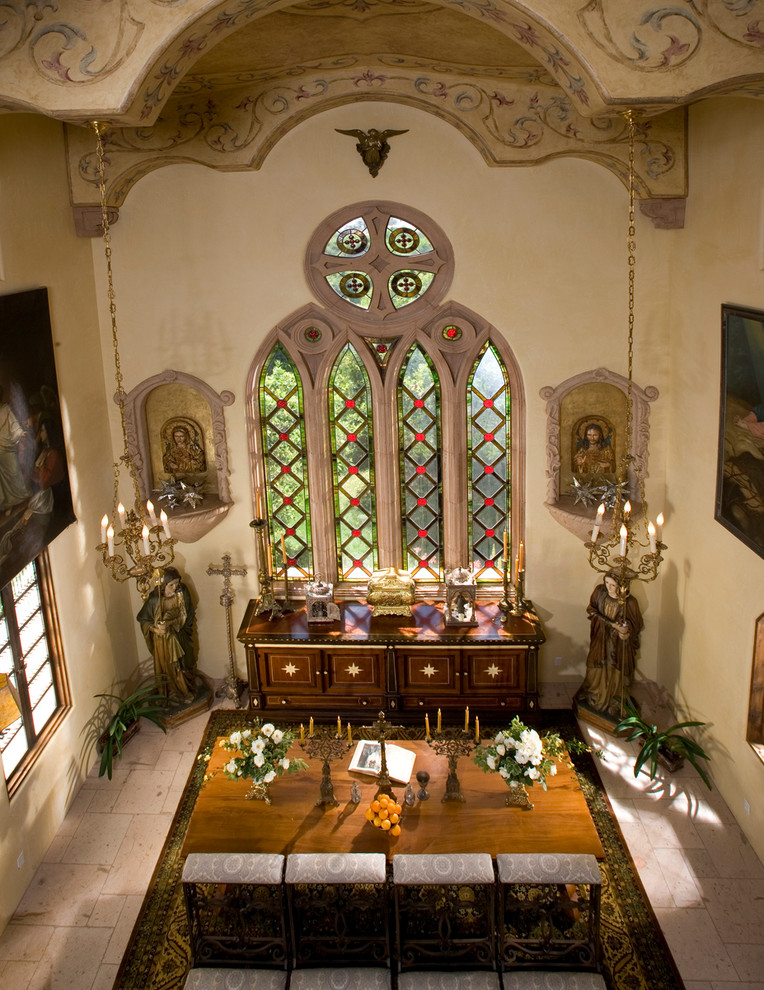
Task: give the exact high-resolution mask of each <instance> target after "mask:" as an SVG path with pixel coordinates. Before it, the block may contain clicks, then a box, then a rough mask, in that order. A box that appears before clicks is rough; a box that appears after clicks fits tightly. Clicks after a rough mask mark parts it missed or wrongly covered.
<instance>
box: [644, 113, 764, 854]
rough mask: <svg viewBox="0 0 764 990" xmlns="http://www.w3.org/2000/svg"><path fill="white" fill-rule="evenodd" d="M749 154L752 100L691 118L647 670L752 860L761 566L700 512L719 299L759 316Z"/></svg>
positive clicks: (754, 162) (760, 127)
mask: <svg viewBox="0 0 764 990" xmlns="http://www.w3.org/2000/svg"><path fill="white" fill-rule="evenodd" d="M763 158H764V118H762V114H761V109H760V108H759V107H757V106H756V104H755V103H754V102H752V101H745V100H737V101H733V100H724V101H716V100H709V101H707V102H706V103H703V104H700V105H699V106H697V107H695V108H694V109H693V110H692V111H691V113H690V162H689V164H690V183H691V190H692V192H691V196H690V199H689V201H688V205H687V218H686V226H685V229H684V231H677V232H675V233H672V234H671V239H672V241H674V247H673V251H674V259H673V270H672V281H671V312H670V323H671V327H670V331H671V332H670V348H671V367H672V371H673V375H672V389H671V392H670V394H669V396H668V398H669V403H668V404H669V408H670V414H669V424H670V428H669V433H668V438H667V445H666V452H667V458H668V460H667V468H666V474H667V496H668V499H667V504H668V507H669V510H670V512H671V517H672V519H673V520H674V524H673V526H672V535H671V539H670V540H667V542H669V543H670V544H671V551H670V562H669V566H668V567H667V569H666V574H665V576H664V578H663V584H662V589H661V591H662V613H661V636H660V648H659V659H658V665H657V679H658V681H659V682H660V683H662V684H664V685H665V686H666V687H667V688H668V689H669V690H670V691H671V692H672V693H673V694H674V695H675V696H676V697H677V699H678V700H679V701H680V702H681V703H682V704H683V705H684V706H685V707H686V710H687V711H689V713H690V715H691V717H693V718H697V719H701V720H703V721H706V722H708V723H709V726H708V749H709V752H710V754H711V756H712V764H711V769H712V772H713V775H714V779H715V782H716V786H717V787H718V788H719V790H720V791H721V793H722V795H723V796H724V798H725V799H726V801H727V803H728V804H729V807H730V809H731V810H732V813H733V814H734V815H735V816H736V817H737V819H738V821H739V822H740V825H741V826H742V828H743V830H744V831H745V832H746V834H747V836H748V838H749V839H750V841H751V843H752V845H753V846H754V847H755V849H756V851H757V853H758V855H759V856H760V857H764V766H762V763H761V761H760V760H759V759H758V757H757V756H756V755H755V754H754V752H753V751H752V750H751V748H750V747H749V746H748V745H747V743H746V742H745V731H746V725H745V723H746V717H747V712H748V695H749V690H750V683H751V659H752V653H753V632H754V622H755V620H756V618H757V617H758V616H759V615H761V613H762V612H764V598H763V597H762V594H761V587H762V585H761V581H762V576H763V575H764V560H762V559H761V558H760V557H758V556H757V555H756V554H755V553H754V552H753V551H752V550H749V549H748V548H747V547H746V546H744V545H743V544H742V543H741V542H740V541H739V540H737V539H736V538H735V537H734V536H733V535H732V534H730V533H729V532H727V530H726V529H724V528H723V527H722V526H721V525H720V524H719V523H717V522H715V521H714V505H715V491H716V464H717V444H718V431H719V388H720V358H721V305H722V303H732V304H736V305H740V306H746V307H751V308H755V309H764V270H762V265H764V259H763V258H762V209H763V206H762V204H763V200H762V188H763V186H762V171H761V162H762V160H763ZM746 800H747V801H748V804H749V807H750V813H747V812H746V810H745V806H744V801H746Z"/></svg>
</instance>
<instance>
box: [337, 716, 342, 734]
mask: <svg viewBox="0 0 764 990" xmlns="http://www.w3.org/2000/svg"><path fill="white" fill-rule="evenodd" d="M341 735H342V722H341V721H340V717H339V715H338V716H337V738H339V737H340V736H341Z"/></svg>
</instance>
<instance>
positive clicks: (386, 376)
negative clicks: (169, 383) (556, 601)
mask: <svg viewBox="0 0 764 990" xmlns="http://www.w3.org/2000/svg"><path fill="white" fill-rule="evenodd" d="M359 215H363V216H367V215H369V216H373V217H377V218H383V217H386V216H388V215H394V216H399V217H405V218H406V219H407V220H411V221H412V222H413V223H416V224H417V225H420V224H421V225H422V229H424V230H426V231H427V232H428V235H432V237H431V239H433V241H434V242H435V241H437V243H436V244H435V246H436V256H437V257H436V263H437V265H438V266H439V268H438V276H439V279H440V284H439V285H436V284H433V287H432V288H433V289H434V290H435V291H432V289H431V290H429V291H428V292H426V293H425V294H423V296H422V297H421V298H420V299H418V300H417V302H416V303H415V304H412V305H410V306H406V307H404V308H403V309H401V310H397V311H396V310H393V309H392V308H390V307H383V308H382V311H381V312H380V313H379V315H378V316H377V317H376V318H375V317H374V314H373V313H369V314H363V313H362V314H360V316H359V313H358V312H356V309H355V308H352V309H351V308H350V307H349V306H348V305H347V304H345V303H344V301H343V300H342V299H340V298H339V297H338V296H336V294H335V293H334V292H333V291H332V290H327V289H326V288H325V287H324V286H323V284H322V281H321V278H322V267H321V265H320V263H319V262H317V259H320V256H321V253H322V252H321V248H322V247H323V245H325V244H326V243H327V241H328V239H329V237H330V236H331V235H332V233H334V232H335V231H336V230H337V229H338V228H339V227H340V226H341V224H342V221H343V220H347V219H349V218H352V217H355V216H359ZM305 268H306V277H307V279H308V284H309V285H311V286H312V287H314V289H315V292H316V295H317V296H319V297H320V300H321V303H323V305H322V304H321V303H316V302H311V303H308V304H307V305H305V306H304V307H302V308H301V309H299V310H298V311H296V312H294V313H293V314H292V315H291V316H288V317H286V318H285V319H284V320H283V321H281V322H280V323H278V324H277V325H276V326H275V327H274V328H273V329H272V330H271V331H270V333H269V334H268V335H267V337H266V338H265V340H264V341H263V343H262V344H261V346H260V347H259V348H258V351H257V353H256V355H255V356H254V359H253V361H252V364H251V366H250V369H249V373H248V376H247V386H246V410H247V433H248V441H249V449H250V451H251V457H250V471H251V483H252V504H253V508H254V507H255V506H256V505H257V502H258V497H257V493H258V492H260V493H262V492H264V490H265V477H264V468H263V463H264V460H263V459H264V452H263V443H262V434H261V429H260V412H259V382H260V375H261V372H262V370H263V367H264V365H265V362H266V360H267V358H268V355H269V354H270V353H271V351H272V349H273V347H274V346H275V345H276V344H277V343H279V344H281V346H282V347H283V348H284V350H285V351H286V352H287V354H288V355H289V356H290V358H291V360H292V361H293V362H294V365H295V367H296V369H297V371H298V374H299V375H300V378H301V381H302V387H303V398H304V426H305V446H306V450H307V456H308V472H309V477H310V502H311V511H310V516H311V533H312V535H313V573H314V576H316V575H317V576H320V577H321V578H322V579H324V580H332V581H334V582H335V584H336V593H337V595H338V597H342V596H343V595H344V596H347V597H358V595H359V593H360V594H363V593H365V588H363V589H359V587H358V586H357V585H355V586H353V585H351V584H350V583H344V584H343V583H340V582H337V580H336V577H337V575H336V552H335V548H334V539H333V534H334V500H333V497H332V495H333V482H332V469H331V448H330V440H329V430H328V408H327V388H328V382H329V376H330V372H331V369H332V366H333V364H334V362H335V360H336V358H337V356H338V354H339V353H340V351H341V349H342V348H343V347H344V346H345V344H346V343H351V344H353V346H354V347H355V348H356V351H357V353H358V354H359V357H360V360H361V361H362V362H363V366H364V368H365V370H366V372H367V374H368V377H369V381H370V387H371V394H372V409H373V421H374V435H375V438H376V440H375V450H376V467H375V492H376V503H377V534H378V546H379V566H380V567H400V566H402V561H401V553H402V551H401V545H402V539H401V519H400V508H399V491H400V484H399V456H398V454H399V451H398V434H397V426H396V415H397V381H398V376H399V374H400V370H401V366H402V364H403V362H404V360H405V358H406V355H407V354H408V352H409V349H410V348H411V347H412V346H413V344H414V343H417V342H418V343H419V344H420V345H421V346H422V347H423V348H424V350H425V351H426V353H427V355H428V356H429V358H430V360H431V361H432V364H433V367H434V368H435V370H436V372H437V375H438V380H439V383H440V389H441V394H440V401H441V408H442V410H443V415H442V430H443V433H442V476H443V478H444V479H446V478H447V479H455V480H452V481H449V486H450V488H449V493H448V494H447V495H446V497H445V498H444V504H443V533H444V545H443V558H444V562H445V569H446V570H448V569H451V568H453V567H456V566H464V564H465V561H466V560H467V559H468V558H467V554H468V549H469V548H468V519H467V508H468V498H467V460H466V459H467V438H466V389H467V382H468V379H469V376H470V374H471V371H472V368H473V365H474V363H475V361H476V360H477V358H478V357H479V355H480V354H481V352H482V349H483V347H484V346H485V344H486V343H488V342H490V344H491V345H492V346H493V347H494V348H495V349H496V352H497V354H498V355H499V357H500V359H501V361H502V364H503V365H504V368H505V371H506V374H507V379H508V384H509V388H510V392H511V403H512V405H511V417H512V420H511V421H512V445H511V452H510V458H511V505H512V515H511V527H512V533H511V534H510V539H511V542H512V545H513V546H517V545H518V543H519V541H520V540H522V539H524V536H523V534H524V528H525V505H524V501H525V500H524V491H525V405H526V403H525V390H524V387H523V381H522V376H521V374H520V369H519V366H518V364H517V361H516V359H515V356H514V354H513V352H512V349H511V347H510V345H509V343H508V341H507V340H506V339H505V337H504V336H503V335H502V333H500V332H499V331H498V330H497V329H496V328H495V327H494V326H492V325H491V324H490V323H488V322H487V321H486V320H485V319H484V318H482V317H481V316H480V315H479V314H477V313H475V312H473V311H472V310H470V309H469V308H467V307H466V306H463V305H461V304H459V303H457V302H454V301H447V302H442V301H441V300H442V299H443V296H444V295H445V293H446V292H447V291H448V288H449V287H450V283H451V279H452V276H453V270H454V259H453V252H452V250H451V247H450V242H449V241H448V239H447V237H446V235H445V234H444V233H443V232H442V231H440V229H439V228H438V226H437V223H435V222H434V221H433V220H432V219H431V218H430V217H428V216H426V215H424V214H422V213H420V212H419V211H417V210H415V209H413V208H411V207H409V206H405V205H401V204H398V203H389V202H385V203H380V202H379V201H366V202H363V203H357V204H352V205H350V206H347V207H344V208H342V209H341V210H337V211H335V212H334V213H332V214H331V216H329V217H327V218H326V219H325V220H324V221H323V222H322V223H321V224H320V225H319V226H318V227H317V228H316V231H315V232H314V234H313V235H312V237H311V239H310V243H309V247H308V250H307V252H306V260H305ZM317 273H318V274H317ZM451 324H455V325H458V326H459V328H460V329H461V331H462V333H461V336H460V337H458V339H455V340H452V339H448V338H447V337H446V336H444V334H443V330H444V328H445V327H447V326H449V325H451ZM314 328H315V329H317V330H318V331H319V334H312V335H311V334H309V333H308V331H310V330H312V329H314ZM371 339H373V340H380V339H381V340H384V341H386V342H387V344H389V347H390V356H389V359H388V360H387V361H386V363H385V364H384V365H382V364H380V363H379V361H378V360H377V359H376V358H375V357H374V355H373V353H372V347H371V344H370V340H371ZM261 501H262V498H261ZM293 590H294V589H293V588H292V587H291V586H290V593H291V592H292V591H293ZM481 590H482V591H483V593H484V594H485V595H486V596H490V595H491V593H493V597H495V590H496V588H495V586H494V587H491V586H489V585H486V586H484V587H482V588H481ZM417 592H418V594H419V595H421V596H425V597H426V596H427V595H432V594H436V593H437V594H440V593H442V586H441V584H440V583H435V582H425V581H420V582H418V585H417Z"/></svg>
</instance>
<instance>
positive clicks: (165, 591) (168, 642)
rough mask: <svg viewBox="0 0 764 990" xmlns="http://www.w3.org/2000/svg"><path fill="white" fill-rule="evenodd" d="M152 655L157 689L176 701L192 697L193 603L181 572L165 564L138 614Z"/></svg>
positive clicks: (193, 675)
mask: <svg viewBox="0 0 764 990" xmlns="http://www.w3.org/2000/svg"><path fill="white" fill-rule="evenodd" d="M137 619H138V622H139V623H140V626H141V630H142V631H143V635H144V637H145V639H146V642H147V644H148V647H149V649H150V650H151V653H152V656H153V657H154V674H155V675H156V678H157V684H158V688H159V690H161V691H162V692H163V693H164V694H166V695H167V697H168V698H171V699H173V700H176V701H182V702H189V701H192V700H193V698H194V688H195V682H196V676H195V669H196V656H195V654H194V644H193V631H194V605H193V602H192V601H191V594H190V593H189V590H188V588H187V587H186V586H185V584H183V581H182V580H181V577H180V572H179V571H178V570H176V568H174V567H165V569H164V572H163V573H162V577H161V580H160V582H159V584H158V586H157V587H155V588H154V590H153V591H152V592H151V594H150V595H149V597H148V598H147V599H146V601H145V602H144V603H143V607H142V608H141V610H140V612H139V613H138V615H137Z"/></svg>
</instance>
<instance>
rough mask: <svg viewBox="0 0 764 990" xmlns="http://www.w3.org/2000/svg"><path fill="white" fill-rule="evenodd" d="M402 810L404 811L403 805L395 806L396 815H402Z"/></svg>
mask: <svg viewBox="0 0 764 990" xmlns="http://www.w3.org/2000/svg"><path fill="white" fill-rule="evenodd" d="M402 811H403V808H402V807H401V805H399V804H396V806H395V813H396V815H400V813H401V812H402Z"/></svg>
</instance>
